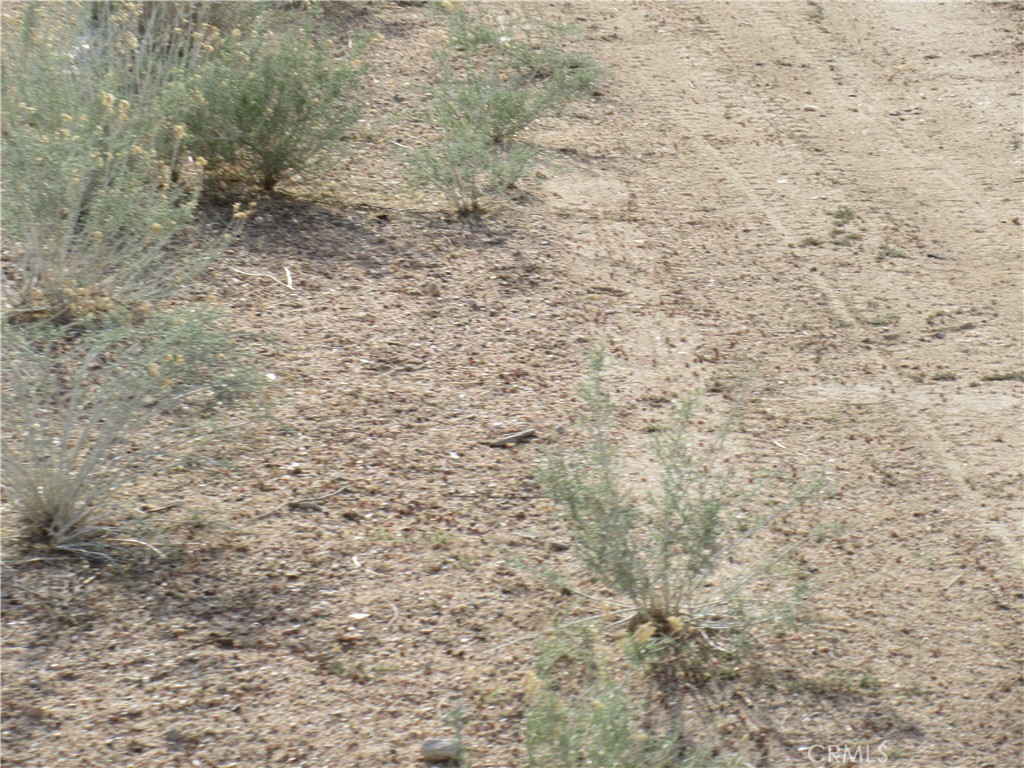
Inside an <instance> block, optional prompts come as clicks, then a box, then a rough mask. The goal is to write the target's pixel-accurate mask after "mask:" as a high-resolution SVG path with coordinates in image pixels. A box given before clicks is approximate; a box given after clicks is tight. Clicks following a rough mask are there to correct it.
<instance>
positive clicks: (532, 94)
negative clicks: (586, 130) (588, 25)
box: [409, 6, 601, 214]
mask: <svg viewBox="0 0 1024 768" xmlns="http://www.w3.org/2000/svg"><path fill="white" fill-rule="evenodd" d="M445 15H446V21H447V33H446V38H445V45H444V46H442V48H441V49H440V50H439V51H438V53H437V55H436V58H437V61H438V67H439V70H440V78H439V81H438V83H437V84H436V86H435V87H434V88H433V89H432V92H431V95H430V102H429V106H428V107H427V109H426V110H425V111H424V113H423V119H424V120H425V122H427V123H429V124H430V125H431V126H433V127H434V128H435V129H436V130H437V131H438V133H439V137H438V141H436V142H434V143H432V144H430V145H428V146H425V147H423V148H421V149H419V150H416V151H414V152H413V153H411V155H410V156H409V167H410V174H411V176H412V179H413V181H414V182H416V183H418V184H420V185H421V186H424V187H428V188H434V189H436V190H437V191H439V192H441V194H443V195H444V196H445V198H446V199H447V200H448V201H449V202H450V203H451V204H453V205H454V206H455V208H456V210H457V211H458V212H459V213H462V214H466V213H477V212H479V211H480V210H481V209H482V206H483V203H484V201H486V200H487V199H489V198H491V197H493V196H495V195H496V194H498V193H500V192H502V191H503V190H505V189H508V188H510V187H512V186H513V185H514V184H515V183H516V181H517V180H518V179H519V178H521V177H522V176H523V174H525V173H526V172H527V171H528V170H529V169H530V168H531V167H532V166H533V164H534V162H535V160H536V158H537V157H538V155H539V153H538V151H537V149H536V148H535V147H533V146H531V145H528V144H526V143H523V142H520V141H518V138H517V137H518V136H519V135H520V134H521V133H522V132H523V131H524V130H525V129H526V128H527V127H528V126H529V125H530V124H531V123H533V122H534V121H536V120H537V119H538V118H540V117H543V116H545V115H551V114H557V113H558V112H559V111H560V110H561V109H562V108H563V107H564V106H565V105H566V104H568V103H569V102H571V101H572V100H574V99H577V98H580V97H581V96H583V95H585V94H586V93H587V92H589V91H591V90H592V89H593V88H594V86H595V85H596V83H597V81H598V80H599V78H600V77H601V70H600V68H599V67H598V66H597V65H596V63H594V62H593V61H592V60H591V59H589V58H587V57H585V56H583V55H580V54H572V55H570V54H565V53H563V52H562V51H561V50H560V48H559V46H558V45H557V41H558V39H559V38H558V33H557V32H556V31H555V30H553V29H552V30H548V31H549V35H548V38H554V40H551V39H545V40H544V41H543V42H535V41H534V39H533V37H532V36H531V34H530V31H531V30H532V29H533V26H531V25H530V24H529V23H528V22H527V21H526V20H525V19H518V18H514V17H501V18H495V17H494V16H493V15H491V14H489V13H483V12H470V11H468V10H466V9H465V8H461V7H454V6H452V7H450V8H448V10H447V12H446V14H445ZM534 26H535V25H534Z"/></svg>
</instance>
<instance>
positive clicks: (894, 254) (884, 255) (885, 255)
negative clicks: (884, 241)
mask: <svg viewBox="0 0 1024 768" xmlns="http://www.w3.org/2000/svg"><path fill="white" fill-rule="evenodd" d="M906 258H909V256H907V254H905V253H904V252H903V251H901V250H899V249H898V248H893V247H892V246H891V245H884V246H882V248H881V249H879V251H878V260H879V261H883V260H884V259H906Z"/></svg>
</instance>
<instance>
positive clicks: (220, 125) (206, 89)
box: [185, 13, 366, 191]
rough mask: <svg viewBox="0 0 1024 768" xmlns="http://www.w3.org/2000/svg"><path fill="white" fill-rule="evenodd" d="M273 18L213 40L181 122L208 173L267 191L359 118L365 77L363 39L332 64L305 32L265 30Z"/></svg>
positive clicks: (328, 52)
mask: <svg viewBox="0 0 1024 768" xmlns="http://www.w3.org/2000/svg"><path fill="white" fill-rule="evenodd" d="M276 18H277V17H276V15H275V14H274V13H267V14H265V15H264V16H263V17H261V19H260V21H259V22H258V23H257V24H256V25H255V27H254V28H253V30H252V31H251V32H249V33H247V34H242V33H238V34H228V35H226V36H223V37H222V38H221V39H219V40H218V42H217V45H216V50H215V52H214V55H211V56H210V57H209V58H208V60H207V61H206V62H205V63H203V65H202V66H200V67H199V68H198V69H197V74H196V78H195V82H194V83H192V84H190V86H189V90H190V99H189V103H190V105H191V109H190V111H189V114H188V115H187V117H186V118H185V122H186V123H187V125H188V126H189V134H190V138H189V142H188V146H189V149H190V151H191V152H193V154H196V155H201V156H202V157H204V158H206V160H207V161H208V163H209V164H210V169H211V171H215V172H217V173H219V174H221V175H222V176H226V177H232V176H233V177H236V178H239V179H241V180H243V181H244V180H248V179H252V180H254V181H256V182H257V183H258V184H259V185H260V186H261V187H262V188H263V189H264V190H266V191H272V190H273V189H274V187H276V186H277V184H278V183H279V182H280V181H281V180H282V179H284V178H286V177H287V176H288V175H289V174H295V173H298V172H300V171H302V170H303V169H304V168H306V167H307V166H308V165H309V164H310V163H311V162H313V161H314V160H315V158H316V157H317V156H318V155H319V154H320V153H321V152H323V151H324V150H327V149H330V148H333V147H335V146H337V144H338V142H339V141H340V140H341V138H342V137H343V136H344V135H345V134H346V133H347V132H348V131H349V130H350V129H351V127H352V126H353V125H354V124H355V123H356V121H357V120H358V118H359V115H360V113H361V109H362V106H361V101H360V99H361V91H362V82H363V77H364V65H363V64H362V63H361V62H360V60H359V55H360V53H361V51H362V49H363V47H364V45H365V42H366V41H365V40H362V39H361V40H356V41H352V44H351V45H350V51H349V54H348V55H347V56H345V57H344V58H340V59H339V58H337V57H336V56H335V54H334V52H333V50H332V47H331V45H330V44H329V43H328V42H327V41H321V40H318V39H317V38H316V37H315V36H314V35H313V34H312V32H310V30H309V29H308V28H306V27H305V26H302V25H295V24H291V25H290V26H286V27H285V28H283V29H280V30H275V29H272V28H271V27H272V25H274V20H275V19H276Z"/></svg>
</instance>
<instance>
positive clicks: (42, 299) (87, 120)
mask: <svg viewBox="0 0 1024 768" xmlns="http://www.w3.org/2000/svg"><path fill="white" fill-rule="evenodd" d="M122 5H123V6H124V7H123V8H122V7H121V6H122ZM97 7H106V6H105V5H104V6H96V7H92V10H95V9H96V8H97ZM90 8H91V7H90V6H89V5H87V4H85V5H72V4H67V5H65V4H34V5H28V4H26V5H25V6H24V7H23V8H22V9H21V12H20V13H19V14H12V16H11V17H9V18H8V19H7V20H6V23H5V25H4V30H3V41H4V47H3V54H2V55H3V68H4V84H3V97H2V105H3V109H2V111H3V117H2V125H3V133H4V153H3V176H4V185H3V204H4V220H3V228H4V235H5V239H6V242H7V244H8V247H9V250H10V253H11V256H12V259H11V266H15V267H16V270H15V271H16V274H15V276H14V279H13V280H10V279H9V280H8V281H7V286H6V287H7V289H8V290H7V293H8V301H9V307H8V309H13V310H14V311H16V312H17V313H19V314H20V315H21V316H22V317H23V318H25V319H30V318H34V317H41V316H49V317H51V318H54V319H56V320H57V321H58V322H67V321H70V320H72V319H77V318H81V317H83V316H98V315H102V314H105V313H109V312H111V311H115V310H117V309H118V308H121V309H124V308H129V309H130V308H132V307H134V306H136V305H138V304H141V303H143V302H146V301H150V300H153V299H157V298H161V297H163V296H165V295H167V294H168V293H170V292H173V291H174V290H175V289H176V288H178V287H179V286H180V285H181V284H182V283H184V282H185V281H187V280H188V279H189V278H190V277H191V276H192V275H193V274H194V273H195V272H196V270H198V269H199V268H201V267H202V265H203V263H204V262H205V260H206V258H207V257H208V256H209V255H210V251H209V249H208V248H207V249H189V248H181V247H179V248H178V249H177V250H176V252H175V253H174V254H173V255H171V254H170V253H168V245H169V244H170V242H171V241H172V240H174V239H178V240H179V242H180V241H181V240H182V239H183V238H184V237H185V232H186V230H187V229H188V227H189V225H190V224H191V222H192V220H193V213H194V209H195V205H196V202H197V199H198V196H199V192H200V189H201V181H202V169H201V168H200V167H199V166H197V165H195V164H193V165H192V166H191V168H190V169H188V170H190V171H191V179H190V183H188V184H185V183H177V182H176V181H175V178H174V177H175V176H176V175H178V169H180V168H181V167H182V166H183V165H185V164H186V163H185V161H184V156H183V153H182V151H181V148H182V140H183V139H184V137H185V134H186V129H185V126H184V125H183V124H182V123H180V122H178V121H177V118H176V116H175V115H174V114H173V112H171V111H169V110H168V106H167V103H166V101H165V100H166V98H167V97H166V92H165V90H164V86H167V84H168V82H169V81H170V80H173V79H174V78H175V77H177V76H179V75H180V73H181V67H182V66H183V65H182V64H181V62H180V60H179V57H178V56H177V55H175V56H173V57H172V56H169V55H168V54H167V53H166V52H165V50H164V47H163V45H162V44H158V42H157V41H156V40H155V39H153V36H152V35H147V34H145V33H141V32H140V33H139V34H140V35H142V36H141V38H140V37H137V36H136V35H135V34H134V32H137V31H138V26H137V25H138V24H139V23H140V20H139V18H138V15H139V14H140V13H141V10H140V9H137V8H135V7H134V6H129V5H128V4H117V8H118V11H117V13H116V14H115V13H111V14H109V15H105V16H103V17H102V19H101V20H100V21H97V20H96V19H94V18H93V17H92V15H91V14H90ZM133 31H134V32H133ZM85 41H89V42H85ZM140 50H142V51H144V52H146V51H148V54H147V55H145V56H144V55H142V53H140ZM143 62H145V66H143ZM175 73H177V74H175ZM188 175H189V174H188V172H186V176H188ZM207 245H208V244H207ZM7 277H8V278H10V277H11V273H8V276H7ZM11 304H13V305H14V306H13V307H11V306H10V305H11Z"/></svg>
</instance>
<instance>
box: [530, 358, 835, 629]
mask: <svg viewBox="0 0 1024 768" xmlns="http://www.w3.org/2000/svg"><path fill="white" fill-rule="evenodd" d="M603 376H604V356H603V353H594V354H593V355H592V357H591V373H590V378H589V380H588V382H587V384H586V385H585V387H584V388H583V390H582V392H581V397H582V398H583V400H584V402H585V404H586V416H585V420H584V421H583V424H582V428H583V431H584V434H585V437H586V440H587V443H586V446H585V448H584V449H583V450H582V451H579V452H577V453H571V454H567V453H553V454H550V455H549V456H548V457H547V460H546V462H545V463H544V465H543V468H542V470H541V475H540V476H541V482H542V485H543V487H544V489H545V491H546V492H547V493H548V495H549V496H550V497H551V498H552V499H553V500H554V501H555V502H556V503H557V504H558V505H559V507H560V509H561V510H562V514H563V516H564V518H565V520H566V523H567V524H568V526H569V528H570V530H571V531H572V534H573V538H574V540H575V551H576V553H577V554H578V556H579V557H580V559H581V561H582V563H583V565H584V566H585V567H586V568H587V570H588V571H589V572H590V573H591V574H592V575H593V576H594V577H595V578H596V579H597V580H598V581H600V582H601V583H602V584H603V585H604V586H606V587H608V588H609V589H612V590H614V591H615V592H616V593H618V594H620V595H623V596H624V597H626V598H628V600H629V602H630V604H631V606H632V609H633V610H634V611H635V613H636V619H635V621H636V622H639V623H645V622H646V623H651V624H652V625H653V626H654V627H656V628H657V631H658V632H659V633H660V634H664V635H670V636H674V637H677V638H686V639H687V640H690V641H696V642H698V643H707V644H708V645H710V646H712V647H716V648H725V647H732V646H734V645H735V643H737V642H739V641H740V640H741V638H742V637H743V636H744V635H745V634H746V632H747V631H748V630H751V629H752V628H753V627H755V626H757V625H759V624H764V623H771V622H775V621H779V620H781V619H782V618H783V616H784V615H785V614H786V610H785V607H786V606H787V605H789V606H791V603H788V602H787V601H786V600H785V599H781V600H775V599H773V598H772V597H771V596H770V594H766V593H764V592H760V593H758V594H757V597H756V598H753V597H752V589H753V588H754V587H755V585H757V584H759V583H760V584H761V585H762V586H763V585H764V584H765V583H766V582H767V583H770V582H772V581H773V579H772V576H778V575H779V571H778V566H779V565H780V561H781V558H782V554H783V553H782V552H776V553H774V554H771V555H767V556H766V555H764V553H761V554H760V555H756V556H755V555H753V554H752V552H751V551H750V549H751V548H749V547H747V546H746V545H748V544H750V542H752V541H753V540H754V539H755V537H756V536H757V534H758V533H760V532H762V531H765V530H766V528H767V527H768V526H769V525H770V524H771V523H772V522H774V521H776V520H778V519H779V518H780V517H781V516H782V515H783V514H785V512H786V511H787V510H789V509H792V508H794V507H796V506H799V505H802V504H805V503H808V502H809V501H810V500H811V499H812V498H813V497H814V496H815V494H816V492H817V488H818V485H817V484H815V483H812V484H808V485H806V486H799V487H796V488H791V489H788V490H787V491H785V492H784V493H782V494H781V495H772V494H769V493H768V491H769V489H770V488H771V486H772V485H774V483H773V478H772V477H771V476H770V475H765V476H762V477H760V478H759V479H754V478H751V479H750V481H749V482H748V481H745V480H742V479H741V476H740V475H739V474H738V473H737V472H736V471H735V470H733V469H727V468H724V467H723V464H724V463H725V461H726V453H725V443H726V439H727V437H728V435H729V432H730V430H731V429H732V427H733V426H734V424H735V420H736V419H737V418H738V414H737V413H733V414H732V415H731V416H730V418H729V419H727V420H726V421H725V422H724V423H723V424H722V426H721V427H719V429H718V430H717V432H716V433H715V434H714V435H713V436H711V437H710V438H709V439H708V441H707V442H706V444H705V445H704V446H700V444H699V437H698V436H696V435H691V434H690V430H689V425H690V422H691V420H692V417H693V415H694V412H695V410H696V408H697V400H696V399H690V400H687V401H685V402H683V403H682V404H680V406H679V408H678V412H677V415H676V417H675V420H674V422H673V424H672V427H671V428H670V429H668V430H666V431H665V432H664V433H662V434H659V435H657V436H656V437H655V438H654V439H653V441H652V446H651V453H652V455H653V457H654V458H655V459H656V461H657V466H658V470H659V472H660V478H659V481H658V486H659V490H658V491H652V492H650V493H649V494H647V495H646V497H645V498H644V499H643V500H639V499H637V498H636V494H635V493H634V492H633V491H632V490H631V489H630V488H629V487H628V485H627V484H626V482H625V480H624V476H623V459H622V451H621V447H620V446H619V445H618V444H617V441H616V440H615V438H614V435H613V431H612V430H613V409H612V405H611V402H610V400H609V398H608V395H607V392H606V390H605V388H604V383H603ZM776 490H778V489H776ZM744 556H746V557H747V558H751V557H753V559H748V560H747V561H746V564H745V565H740V563H743V562H744V559H745V557H744ZM776 597H778V595H776Z"/></svg>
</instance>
